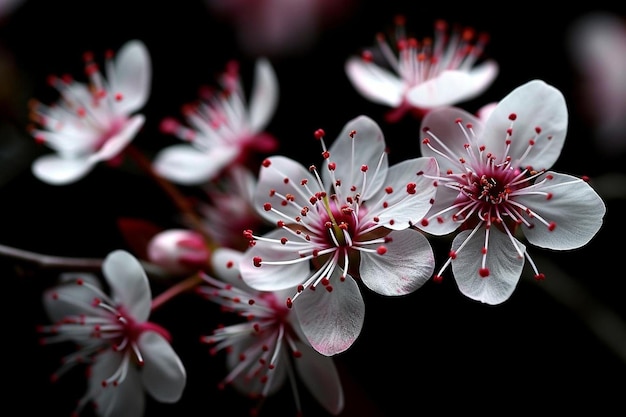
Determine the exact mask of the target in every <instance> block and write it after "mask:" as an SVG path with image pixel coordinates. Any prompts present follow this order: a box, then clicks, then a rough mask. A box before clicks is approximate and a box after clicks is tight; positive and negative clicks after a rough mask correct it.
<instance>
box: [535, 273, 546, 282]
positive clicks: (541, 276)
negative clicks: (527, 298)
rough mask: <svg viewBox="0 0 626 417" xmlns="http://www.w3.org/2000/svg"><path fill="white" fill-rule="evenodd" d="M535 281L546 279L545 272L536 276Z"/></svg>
mask: <svg viewBox="0 0 626 417" xmlns="http://www.w3.org/2000/svg"><path fill="white" fill-rule="evenodd" d="M535 279H536V280H537V281H543V280H544V279H546V276H545V274H544V273H543V272H540V273H538V274H536V275H535Z"/></svg>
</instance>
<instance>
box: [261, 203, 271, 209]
mask: <svg viewBox="0 0 626 417" xmlns="http://www.w3.org/2000/svg"><path fill="white" fill-rule="evenodd" d="M271 209H272V205H271V204H270V203H265V204H263V210H265V211H270V210H271Z"/></svg>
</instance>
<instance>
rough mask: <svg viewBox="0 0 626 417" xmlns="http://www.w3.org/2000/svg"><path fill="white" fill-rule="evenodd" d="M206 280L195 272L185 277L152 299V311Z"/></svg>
mask: <svg viewBox="0 0 626 417" xmlns="http://www.w3.org/2000/svg"><path fill="white" fill-rule="evenodd" d="M203 282H204V280H203V279H202V278H201V277H200V274H193V275H192V276H190V277H188V278H185V279H184V280H182V281H180V282H179V283H177V284H176V285H173V286H171V287H169V288H168V289H167V290H165V291H163V292H162V293H161V294H159V295H158V296H156V297H154V298H153V299H152V311H154V310H156V309H157V308H159V307H160V306H161V305H163V304H165V302H167V301H168V300H171V299H172V298H174V297H175V296H177V295H179V294H182V293H184V292H186V291H190V290H192V289H194V288H195V287H197V286H198V285H200V284H201V283H203Z"/></svg>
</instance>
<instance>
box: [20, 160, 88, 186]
mask: <svg viewBox="0 0 626 417" xmlns="http://www.w3.org/2000/svg"><path fill="white" fill-rule="evenodd" d="M93 166H94V162H91V161H89V160H88V159H87V158H81V159H78V158H77V159H66V158H61V157H59V156H57V155H52V154H50V155H43V156H41V157H39V158H37V159H36V160H35V161H34V162H33V165H32V172H33V174H34V175H35V177H37V178H38V179H39V180H41V181H43V182H46V183H48V184H51V185H67V184H70V183H73V182H76V181H78V180H80V179H82V178H83V177H84V176H85V175H86V174H87V173H88V172H89V171H91V169H92V168H93Z"/></svg>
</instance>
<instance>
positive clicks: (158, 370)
mask: <svg viewBox="0 0 626 417" xmlns="http://www.w3.org/2000/svg"><path fill="white" fill-rule="evenodd" d="M102 272H103V275H104V278H105V279H106V282H107V284H108V285H109V287H110V289H111V291H110V295H109V294H107V293H105V292H104V291H103V290H102V289H101V287H100V285H98V281H97V280H95V277H93V276H91V277H90V276H89V275H83V276H79V275H77V274H72V275H69V276H66V280H65V282H64V283H63V284H61V285H59V286H57V287H55V288H52V289H49V290H47V291H46V293H45V294H44V299H43V302H44V307H45V309H46V311H47V313H48V315H49V317H50V319H51V320H52V321H53V323H54V324H53V325H50V326H42V327H41V331H42V332H43V333H45V334H47V336H46V337H44V338H43V339H42V341H43V342H44V343H59V342H66V341H70V342H74V343H75V344H76V345H77V348H78V349H77V351H76V352H74V353H73V354H70V355H68V356H67V357H65V358H64V360H63V365H62V367H61V368H60V369H59V371H58V372H57V374H56V375H55V379H56V377H58V376H60V375H62V374H63V373H64V372H66V371H67V370H69V369H70V368H72V367H73V366H75V365H78V364H83V363H87V364H89V366H90V372H89V384H88V389H87V393H86V394H85V395H84V397H83V398H82V399H81V400H80V401H79V403H78V407H77V410H76V412H77V414H78V413H80V411H81V410H82V409H83V407H84V406H85V405H86V404H87V403H89V402H93V403H94V405H95V406H96V407H95V411H96V413H97V414H98V415H99V416H103V417H109V416H110V417H118V416H134V417H139V416H142V415H143V411H144V405H145V398H144V394H143V391H144V390H145V391H147V392H148V393H149V394H150V395H151V396H152V397H153V398H154V399H156V400H157V401H160V402H165V403H174V402H177V401H178V400H179V399H180V397H181V395H182V392H183V389H184V388H185V384H186V372H185V368H184V366H183V364H182V362H181V361H180V359H179V357H178V355H177V354H176V352H175V351H174V350H173V348H172V346H171V345H170V342H169V339H170V336H169V333H168V332H167V331H166V330H165V329H164V328H162V327H161V326H159V325H158V324H155V323H151V322H149V321H147V320H148V316H149V315H150V308H151V302H152V296H151V291H150V286H149V284H148V278H147V277H146V274H145V272H144V270H143V269H142V266H141V264H140V263H139V261H138V260H137V259H136V258H134V257H133V256H132V255H130V254H129V253H128V252H125V251H122V250H117V251H114V252H111V253H110V254H109V255H108V256H107V257H106V259H105V260H104V263H103V265H102Z"/></svg>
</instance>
